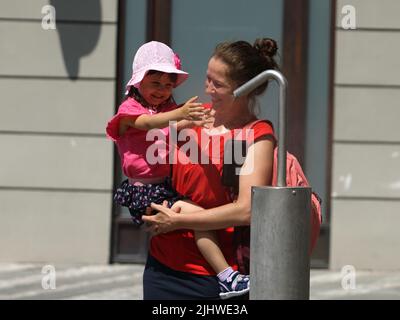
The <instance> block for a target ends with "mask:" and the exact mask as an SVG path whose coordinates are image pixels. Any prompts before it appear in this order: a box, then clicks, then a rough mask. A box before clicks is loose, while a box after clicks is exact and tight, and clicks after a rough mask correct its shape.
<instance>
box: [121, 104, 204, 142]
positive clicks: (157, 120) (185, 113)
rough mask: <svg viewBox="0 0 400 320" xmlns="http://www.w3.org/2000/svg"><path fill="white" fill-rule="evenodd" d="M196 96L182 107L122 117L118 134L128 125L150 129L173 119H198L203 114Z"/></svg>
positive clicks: (167, 123) (123, 131) (164, 124)
mask: <svg viewBox="0 0 400 320" xmlns="http://www.w3.org/2000/svg"><path fill="white" fill-rule="evenodd" d="M197 98H198V97H193V98H190V99H189V100H188V101H187V102H186V103H185V104H184V105H183V106H182V107H180V108H177V109H175V110H172V111H168V112H161V113H158V114H154V115H148V114H142V115H140V116H138V117H124V118H122V119H121V121H120V123H119V135H120V136H122V135H123V134H124V133H125V131H126V130H127V129H128V128H129V127H133V128H137V129H141V130H151V129H155V128H165V127H168V125H169V122H170V121H174V120H177V121H179V120H182V119H186V120H200V119H201V118H202V116H203V115H204V108H203V107H202V104H201V103H196V102H194V101H195V100H197Z"/></svg>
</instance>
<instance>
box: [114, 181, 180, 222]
mask: <svg viewBox="0 0 400 320" xmlns="http://www.w3.org/2000/svg"><path fill="white" fill-rule="evenodd" d="M182 199H184V197H183V196H182V195H180V194H179V193H178V192H176V191H175V189H174V188H173V187H172V184H171V180H170V179H169V178H167V179H165V181H164V182H162V183H157V184H151V183H149V184H145V185H136V186H135V185H132V184H130V183H129V180H128V179H126V180H124V181H123V182H122V184H121V185H120V186H119V187H118V189H117V191H116V192H115V194H114V201H115V202H116V203H118V204H119V205H121V206H123V207H128V209H129V212H130V214H131V216H132V220H133V223H134V224H135V225H137V226H140V225H142V224H143V220H142V216H143V215H144V214H145V212H146V208H147V207H150V204H151V203H152V202H154V203H157V204H162V203H163V201H164V200H166V201H168V207H169V208H171V207H172V205H173V204H174V203H175V202H177V201H178V200H182Z"/></svg>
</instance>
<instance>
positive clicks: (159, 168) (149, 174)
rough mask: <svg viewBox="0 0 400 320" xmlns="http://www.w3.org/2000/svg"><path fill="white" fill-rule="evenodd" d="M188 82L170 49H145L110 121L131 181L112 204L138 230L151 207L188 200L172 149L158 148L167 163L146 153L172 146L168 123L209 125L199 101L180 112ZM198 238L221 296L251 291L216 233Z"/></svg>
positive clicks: (110, 132) (162, 46) (155, 44)
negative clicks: (177, 186)
mask: <svg viewBox="0 0 400 320" xmlns="http://www.w3.org/2000/svg"><path fill="white" fill-rule="evenodd" d="M187 78H188V73H186V72H184V71H182V70H181V65H180V60H179V57H178V56H177V55H176V54H175V53H174V52H173V51H172V49H171V48H169V47H168V46H167V45H165V44H163V43H160V42H157V41H152V42H148V43H146V44H144V45H142V46H141V47H140V48H139V49H138V51H137V53H136V55H135V57H134V61H133V64H132V78H131V79H130V81H129V82H128V84H127V86H126V88H127V92H126V93H127V96H128V97H127V99H126V100H125V101H124V102H123V103H122V104H121V105H120V107H119V109H118V112H117V114H116V115H115V116H114V117H113V118H112V119H111V120H110V121H109V122H108V125H107V128H106V132H107V136H108V137H109V138H111V139H112V140H113V141H114V142H115V143H116V145H117V149H118V152H119V155H120V158H121V164H122V169H123V173H124V174H125V176H126V177H127V178H128V179H126V180H125V181H123V182H122V184H121V186H120V187H119V188H118V189H117V191H116V193H115V195H114V201H116V202H117V203H118V204H119V205H121V206H125V207H128V209H129V212H130V214H131V216H132V220H133V222H134V224H136V225H137V226H140V225H142V224H143V221H142V216H143V214H145V213H146V208H148V207H150V204H151V203H152V202H154V203H158V204H161V203H163V202H164V201H166V202H167V203H168V207H172V206H173V204H174V203H175V202H177V201H179V200H182V199H184V197H183V196H182V195H179V194H178V193H177V192H176V191H175V190H174V189H173V187H172V185H171V182H170V179H169V176H170V165H169V163H168V146H166V148H160V147H159V148H158V149H157V150H158V159H163V160H165V161H158V163H155V164H152V163H153V162H152V161H148V159H147V156H146V152H147V149H148V148H149V147H150V146H151V145H152V144H153V143H165V142H167V141H168V135H169V122H170V121H179V122H178V125H177V129H178V130H179V128H183V127H187V126H190V125H201V124H206V122H207V120H205V119H206V118H207V115H208V113H209V110H206V109H204V108H203V107H202V104H201V103H197V102H195V101H196V99H197V97H193V98H191V99H189V100H188V101H187V102H186V103H185V104H184V105H183V106H182V107H178V106H177V105H176V103H175V101H174V99H173V97H172V91H173V88H176V87H177V86H179V85H180V84H181V83H183V82H184V81H185V80H186V79H187ZM181 120H183V121H181ZM156 128H158V129H159V130H162V131H163V133H164V135H165V140H164V142H162V141H157V142H154V141H146V134H147V131H148V130H151V129H156ZM163 150H164V151H163ZM160 162H161V163H160ZM180 202H181V203H182V202H183V203H186V204H187V207H186V208H187V211H190V210H191V209H190V208H192V210H193V208H195V207H194V204H191V203H189V201H186V200H184V201H180ZM190 206H192V207H190ZM184 212H185V210H182V213H184ZM195 234H196V243H198V245H199V249H200V251H201V252H202V254H203V255H204V257H205V259H206V260H207V261H208V262H209V263H210V265H211V266H212V267H213V268H214V269H215V271H216V272H217V273H218V277H219V280H220V283H226V284H224V287H225V289H224V290H223V295H222V296H221V297H226V298H227V297H230V296H234V295H241V294H245V293H246V292H247V291H248V290H249V287H248V283H249V282H248V277H247V278H246V277H245V276H241V275H240V277H238V273H237V272H234V271H233V269H232V268H231V267H230V266H229V265H228V264H227V262H226V260H225V258H224V256H223V254H222V252H221V251H220V249H219V247H218V246H217V242H216V237H215V235H214V232H201V233H197V232H196V233H195ZM197 234H198V235H200V236H198V235H197ZM208 236H209V238H208ZM210 241H211V243H213V244H214V245H213V246H211V245H210ZM216 253H218V254H216ZM243 277H244V278H243ZM232 279H233V280H232ZM243 279H244V280H243ZM238 280H241V281H239V282H238ZM243 284H244V285H243ZM226 286H228V287H229V288H228V289H226Z"/></svg>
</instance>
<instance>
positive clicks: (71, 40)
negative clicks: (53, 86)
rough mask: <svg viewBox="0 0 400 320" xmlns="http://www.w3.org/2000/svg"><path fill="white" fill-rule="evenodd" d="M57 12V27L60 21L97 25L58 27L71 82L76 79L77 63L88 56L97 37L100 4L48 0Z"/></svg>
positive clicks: (92, 1)
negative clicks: (88, 22)
mask: <svg viewBox="0 0 400 320" xmlns="http://www.w3.org/2000/svg"><path fill="white" fill-rule="evenodd" d="M50 5H52V6H53V7H54V8H55V9H56V23H57V21H59V20H67V19H68V22H69V21H70V20H76V21H93V22H96V23H93V24H92V23H90V24H87V23H78V24H77V23H57V32H58V35H59V38H60V43H61V49H62V53H63V57H64V63H65V67H66V69H67V73H68V77H69V78H70V79H72V80H74V79H76V78H77V77H78V75H79V63H80V59H81V58H82V57H84V56H87V55H89V54H90V53H91V52H92V51H93V50H94V48H96V45H97V42H98V40H99V37H100V28H101V24H100V20H101V4H100V0H85V1H82V0H68V1H65V0H50Z"/></svg>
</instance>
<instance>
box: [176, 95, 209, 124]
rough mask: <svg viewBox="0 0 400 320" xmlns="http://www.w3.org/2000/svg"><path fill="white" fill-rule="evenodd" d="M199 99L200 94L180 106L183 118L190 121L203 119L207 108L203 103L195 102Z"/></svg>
mask: <svg viewBox="0 0 400 320" xmlns="http://www.w3.org/2000/svg"><path fill="white" fill-rule="evenodd" d="M197 99H198V96H195V97H192V98H190V99H189V100H188V101H186V103H185V104H184V105H183V106H182V107H181V108H180V111H181V114H182V118H183V119H185V120H190V121H201V120H203V117H204V114H205V108H203V107H202V104H201V103H198V102H194V101H196V100H197Z"/></svg>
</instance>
